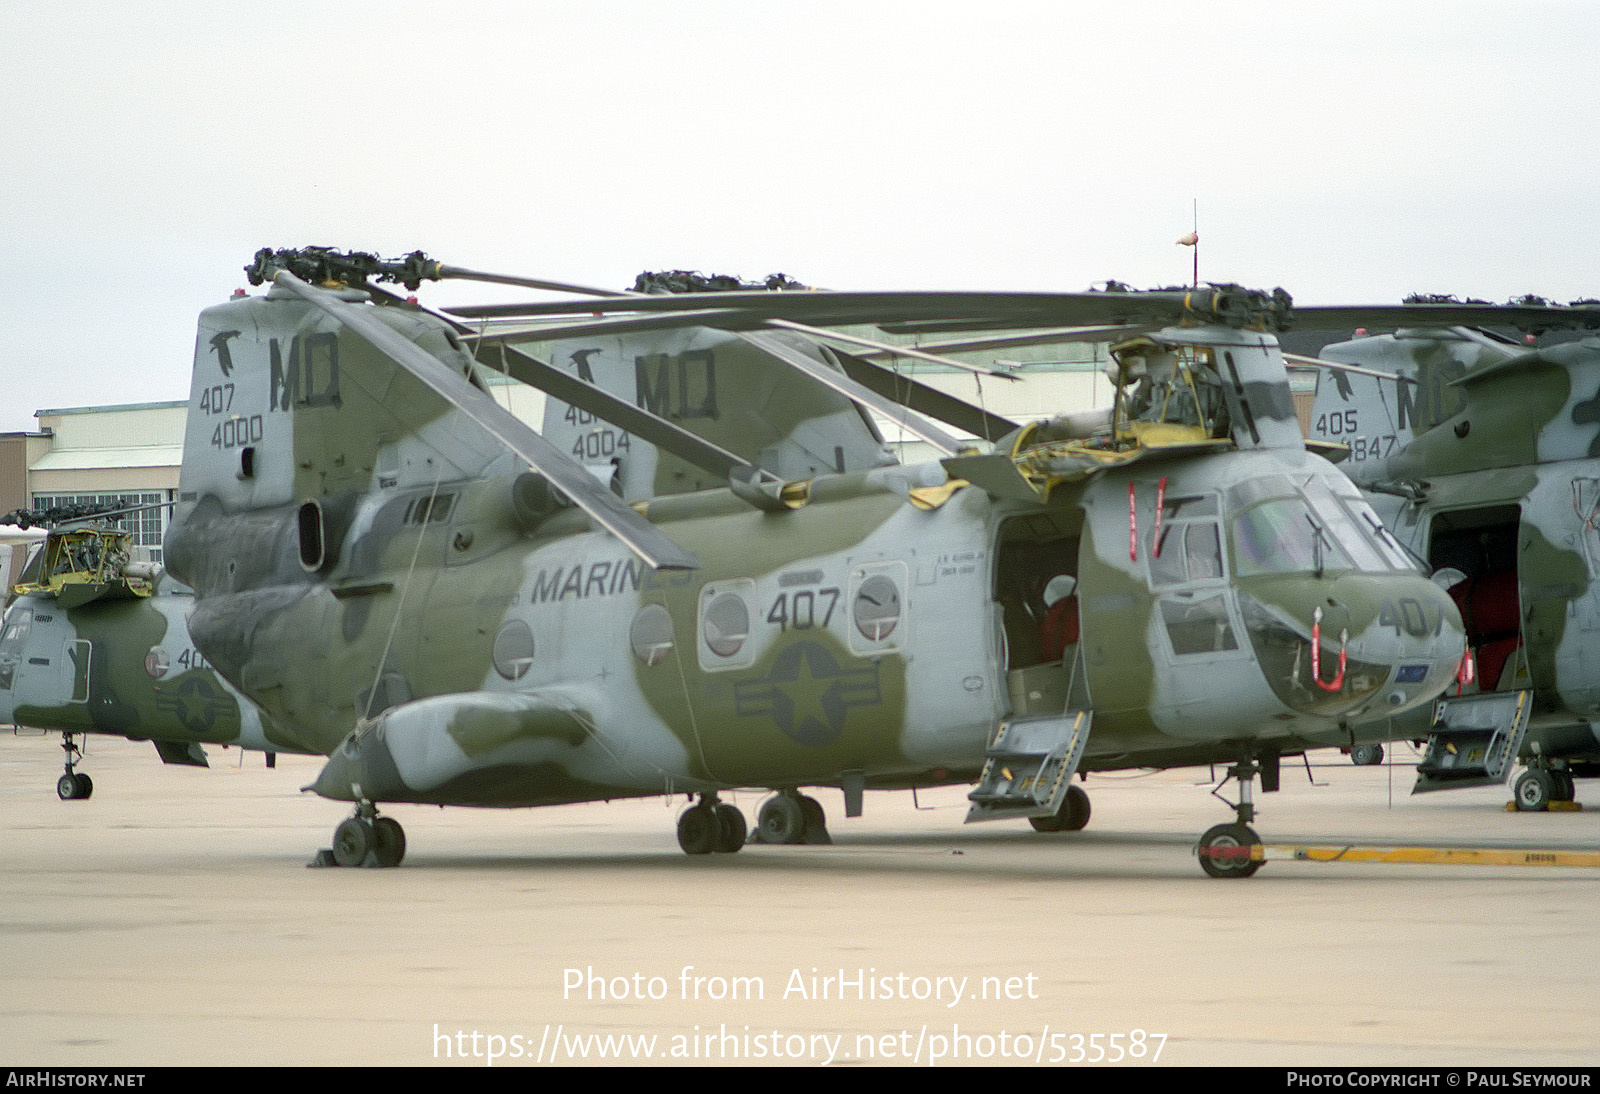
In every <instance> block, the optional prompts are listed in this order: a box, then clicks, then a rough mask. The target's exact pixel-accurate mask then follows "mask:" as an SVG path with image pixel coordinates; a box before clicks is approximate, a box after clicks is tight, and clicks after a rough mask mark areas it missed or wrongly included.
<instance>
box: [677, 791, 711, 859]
mask: <svg viewBox="0 0 1600 1094" xmlns="http://www.w3.org/2000/svg"><path fill="white" fill-rule="evenodd" d="M721 837H722V822H721V820H719V819H718V817H717V813H716V807H715V806H710V805H706V804H705V803H703V802H702V803H701V804H699V805H691V806H690V807H689V808H688V809H685V810H684V811H683V814H682V815H681V816H679V817H678V846H679V847H682V848H683V850H684V852H685V853H686V854H690V855H709V854H710V853H711V852H713V851H715V850H716V849H717V843H718V841H719V840H720V839H721Z"/></svg>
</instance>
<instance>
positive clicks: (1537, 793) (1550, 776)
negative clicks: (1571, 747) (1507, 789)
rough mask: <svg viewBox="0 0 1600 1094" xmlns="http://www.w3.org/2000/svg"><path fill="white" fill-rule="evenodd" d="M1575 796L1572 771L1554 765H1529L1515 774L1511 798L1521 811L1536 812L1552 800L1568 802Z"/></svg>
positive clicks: (1547, 806) (1546, 806)
mask: <svg viewBox="0 0 1600 1094" xmlns="http://www.w3.org/2000/svg"><path fill="white" fill-rule="evenodd" d="M1575 796H1576V787H1575V786H1574V785H1573V781H1572V772H1570V771H1567V770H1565V769H1562V768H1555V767H1530V768H1528V770H1526V771H1524V772H1523V773H1522V774H1521V775H1518V776H1517V783H1516V786H1514V787H1513V788H1512V800H1513V801H1515V802H1516V804H1517V811H1518V812H1521V813H1538V812H1541V811H1543V810H1546V809H1549V808H1550V805H1551V803H1552V802H1570V801H1572V800H1573V798H1574V797H1575Z"/></svg>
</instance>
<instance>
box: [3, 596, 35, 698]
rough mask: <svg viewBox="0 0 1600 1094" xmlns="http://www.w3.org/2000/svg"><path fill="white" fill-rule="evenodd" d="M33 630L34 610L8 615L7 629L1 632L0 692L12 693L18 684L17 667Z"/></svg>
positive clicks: (14, 610)
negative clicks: (15, 684)
mask: <svg viewBox="0 0 1600 1094" xmlns="http://www.w3.org/2000/svg"><path fill="white" fill-rule="evenodd" d="M32 629H33V611H32V609H30V608H21V607H19V608H14V609H13V610H12V611H11V612H10V613H8V614H7V615H6V622H5V629H4V631H0V691H10V690H11V686H12V685H13V684H14V683H15V682H16V676H17V665H18V663H19V662H21V660H22V650H23V647H24V646H26V645H27V644H28V632H29V631H30V630H32Z"/></svg>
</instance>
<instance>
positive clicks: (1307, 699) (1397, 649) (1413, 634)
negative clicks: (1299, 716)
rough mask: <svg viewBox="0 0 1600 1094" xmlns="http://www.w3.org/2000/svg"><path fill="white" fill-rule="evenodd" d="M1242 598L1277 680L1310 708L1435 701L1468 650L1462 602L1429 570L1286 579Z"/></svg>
mask: <svg viewBox="0 0 1600 1094" xmlns="http://www.w3.org/2000/svg"><path fill="white" fill-rule="evenodd" d="M1241 603H1242V606H1243V608H1244V617H1245V625H1246V629H1247V630H1248V632H1249V634H1250V640H1251V643H1252V644H1253V645H1254V647H1255V650H1256V655H1257V658H1258V659H1259V661H1260V664H1261V667H1262V671H1263V672H1264V673H1265V674H1266V676H1267V680H1268V682H1269V683H1270V684H1271V685H1272V687H1273V690H1274V691H1275V692H1276V693H1277V695H1278V697H1279V698H1280V699H1281V700H1282V701H1283V702H1284V703H1285V704H1286V705H1287V706H1289V707H1291V708H1293V709H1295V710H1297V711H1301V712H1304V713H1307V714H1318V715H1322V716H1325V717H1336V718H1341V719H1344V718H1351V717H1372V718H1382V717H1388V716H1390V715H1394V714H1400V713H1402V712H1404V711H1407V710H1410V709H1412V708H1414V707H1417V706H1419V705H1421V704H1424V703H1428V702H1431V701H1432V700H1433V699H1434V698H1435V697H1436V696H1438V695H1439V693H1440V692H1442V691H1443V690H1444V689H1445V688H1446V687H1447V686H1449V684H1450V682H1451V681H1452V680H1453V679H1454V678H1455V674H1456V671H1457V669H1458V667H1459V666H1460V664H1461V658H1462V655H1463V653H1464V652H1465V650H1466V637H1465V633H1464V630H1463V628H1462V625H1461V615H1460V613H1459V612H1458V611H1457V610H1456V606H1455V603H1454V602H1453V601H1452V600H1451V599H1450V597H1449V595H1448V594H1446V593H1445V592H1444V590H1442V589H1440V588H1439V587H1438V586H1437V585H1435V584H1433V582H1431V581H1429V580H1428V579H1427V578H1425V577H1422V576H1420V575H1410V574H1384V575H1374V574H1346V575H1342V576H1338V577H1331V576H1330V577H1329V578H1327V579H1324V580H1319V581H1315V582H1309V583H1308V582H1304V581H1301V582H1299V583H1295V584H1290V583H1285V584H1282V585H1281V586H1279V587H1276V588H1272V587H1268V588H1257V589H1253V590H1251V591H1249V592H1245V593H1242V594H1241Z"/></svg>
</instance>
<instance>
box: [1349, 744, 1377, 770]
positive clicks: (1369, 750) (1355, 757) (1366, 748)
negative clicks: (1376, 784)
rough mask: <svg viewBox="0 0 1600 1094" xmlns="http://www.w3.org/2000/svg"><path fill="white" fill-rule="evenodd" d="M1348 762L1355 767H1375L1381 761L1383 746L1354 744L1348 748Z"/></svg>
mask: <svg viewBox="0 0 1600 1094" xmlns="http://www.w3.org/2000/svg"><path fill="white" fill-rule="evenodd" d="M1350 762H1351V763H1353V764H1355V765H1356V766H1357V767H1377V766H1378V765H1379V764H1381V763H1383V746H1382V745H1379V744H1366V745H1356V746H1354V747H1353V748H1351V749H1350Z"/></svg>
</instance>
